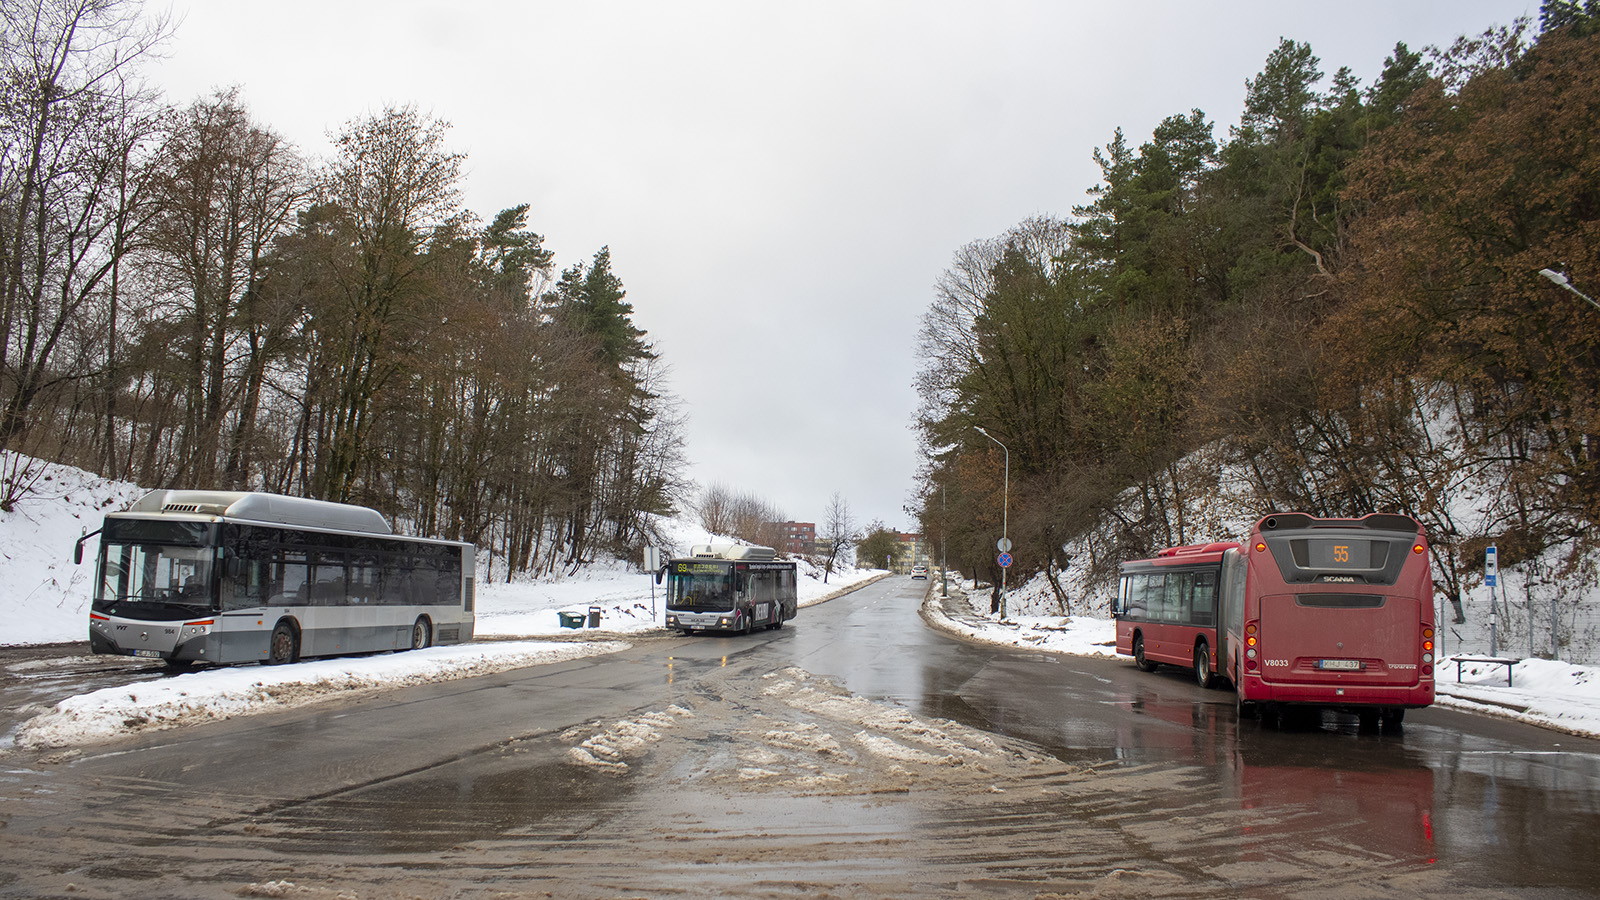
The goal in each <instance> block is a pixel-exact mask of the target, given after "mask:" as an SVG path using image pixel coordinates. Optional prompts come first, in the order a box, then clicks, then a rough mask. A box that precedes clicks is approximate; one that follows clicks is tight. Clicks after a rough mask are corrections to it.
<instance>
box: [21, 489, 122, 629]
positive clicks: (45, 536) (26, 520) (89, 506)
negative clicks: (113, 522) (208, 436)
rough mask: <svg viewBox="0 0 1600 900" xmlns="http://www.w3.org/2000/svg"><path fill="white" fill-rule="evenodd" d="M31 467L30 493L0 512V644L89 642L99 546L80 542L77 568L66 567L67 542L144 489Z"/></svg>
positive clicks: (94, 540) (69, 546)
mask: <svg viewBox="0 0 1600 900" xmlns="http://www.w3.org/2000/svg"><path fill="white" fill-rule="evenodd" d="M34 465H35V466H39V467H41V468H42V470H43V474H42V475H41V476H40V478H39V480H38V481H37V482H36V483H35V484H34V491H35V493H32V494H29V495H28V496H26V497H23V498H22V499H21V500H18V501H17V503H16V507H15V508H14V509H12V510H11V512H0V572H3V574H4V577H3V578H0V621H3V622H4V623H5V624H4V625H0V644H54V643H61V642H64V641H87V640H88V639H89V591H90V588H91V585H90V582H91V581H92V580H93V579H94V556H95V553H96V552H97V551H98V550H99V549H100V542H99V539H98V538H90V539H89V540H87V541H85V542H84V545H83V560H84V562H83V564H82V565H74V564H73V562H72V547H73V544H75V543H76V542H77V540H78V538H79V537H80V536H81V535H83V534H84V533H86V532H90V531H95V530H97V529H98V528H99V527H100V523H101V520H102V517H103V516H104V515H105V513H107V512H115V511H117V510H122V509H127V508H128V506H129V505H131V504H132V503H133V501H135V500H137V499H139V498H140V497H142V496H144V494H145V493H146V491H145V490H144V489H143V488H140V487H138V486H137V485H133V484H129V483H128V482H125V481H111V480H109V479H105V478H100V477H98V476H95V475H91V474H89V473H88V472H85V471H83V470H82V469H74V468H72V467H70V466H56V465H48V464H44V463H34Z"/></svg>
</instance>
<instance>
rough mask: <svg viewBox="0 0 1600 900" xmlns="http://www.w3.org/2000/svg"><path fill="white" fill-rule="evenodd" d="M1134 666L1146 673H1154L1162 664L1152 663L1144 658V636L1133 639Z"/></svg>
mask: <svg viewBox="0 0 1600 900" xmlns="http://www.w3.org/2000/svg"><path fill="white" fill-rule="evenodd" d="M1133 664H1134V665H1136V666H1138V667H1139V668H1141V669H1143V670H1145V671H1146V672H1154V671H1155V670H1156V669H1157V668H1158V667H1159V666H1160V665H1161V664H1160V663H1156V662H1151V661H1150V660H1148V659H1145V657H1144V635H1142V634H1141V635H1139V636H1138V637H1136V638H1134V639H1133Z"/></svg>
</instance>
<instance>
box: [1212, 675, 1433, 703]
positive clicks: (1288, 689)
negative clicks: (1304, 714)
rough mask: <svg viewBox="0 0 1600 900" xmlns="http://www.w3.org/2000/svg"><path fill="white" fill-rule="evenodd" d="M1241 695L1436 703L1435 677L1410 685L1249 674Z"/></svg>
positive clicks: (1271, 699)
mask: <svg viewBox="0 0 1600 900" xmlns="http://www.w3.org/2000/svg"><path fill="white" fill-rule="evenodd" d="M1239 695H1240V696H1241V697H1242V698H1243V699H1244V700H1245V701H1247V702H1250V703H1261V704H1265V703H1276V704H1279V705H1292V706H1327V707H1352V708H1357V707H1364V706H1390V707H1402V708H1408V709H1420V708H1422V707H1424V706H1431V705H1432V704H1433V696H1434V690H1433V681H1432V680H1431V679H1429V680H1425V681H1421V682H1418V683H1417V684H1409V685H1358V684H1350V685H1326V684H1317V685H1295V684H1282V683H1277V684H1274V683H1271V682H1267V681H1263V680H1262V679H1260V678H1258V677H1254V676H1245V679H1244V684H1242V685H1240V686H1239Z"/></svg>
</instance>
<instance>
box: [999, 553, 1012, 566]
mask: <svg viewBox="0 0 1600 900" xmlns="http://www.w3.org/2000/svg"><path fill="white" fill-rule="evenodd" d="M1000 568H1002V569H1009V568H1011V554H1009V553H1002V554H1000Z"/></svg>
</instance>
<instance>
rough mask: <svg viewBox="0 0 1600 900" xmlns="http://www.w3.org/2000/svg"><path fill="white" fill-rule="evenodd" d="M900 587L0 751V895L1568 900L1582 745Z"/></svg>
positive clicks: (1590, 790) (1598, 763) (1590, 788)
mask: <svg viewBox="0 0 1600 900" xmlns="http://www.w3.org/2000/svg"><path fill="white" fill-rule="evenodd" d="M923 589H924V584H923V583H922V582H908V581H907V580H905V579H891V580H889V581H885V582H881V583H879V584H877V585H873V586H871V587H869V588H866V589H864V590H862V591H860V592H857V593H856V594H853V595H850V596H847V597H845V598H843V599H841V600H835V601H833V602H830V603H827V604H823V605H821V606H816V607H811V608H808V609H806V610H804V611H802V613H801V616H800V618H799V619H797V620H796V621H795V622H794V623H793V626H792V627H790V628H785V629H783V630H782V631H779V632H769V633H765V634H761V635H752V636H747V637H696V638H677V637H673V638H670V639H662V640H655V641H646V642H642V643H641V644H640V646H638V647H637V648H636V649H635V650H633V651H630V652H628V653H625V654H621V655H619V656H617V657H612V658H606V659H600V660H586V661H579V662H573V663H564V664H558V665H553V666H547V667H540V668H539V669H530V670H527V671H524V672H520V673H510V674H506V675H500V676H490V677H485V678H480V679H473V680H472V682H470V683H455V684H451V685H435V686H431V687H427V688H417V689H412V690H407V691H403V692H395V693H394V694H393V695H389V696H385V697H381V698H368V699H364V700H361V701H358V702H355V703H351V704H348V705H344V706H339V707H336V708H318V709H316V710H312V711H299V712H291V713H285V714H282V715H274V716H264V717H259V718H258V719H257V720H250V721H243V722H237V723H220V724H218V725H216V726H208V727H206V728H199V729H192V730H190V731H188V732H185V733H182V734H169V735H164V736H162V735H155V736H147V737H145V738H142V739H139V740H135V741H130V742H128V743H127V744H126V745H124V746H120V747H117V748H114V749H113V750H109V751H107V752H103V753H101V752H97V753H93V754H90V755H87V756H85V757H84V758H81V759H77V760H74V761H68V762H58V763H53V764H50V763H39V762H36V761H32V760H22V759H20V758H18V759H13V760H11V762H12V763H13V764H12V765H10V766H9V767H8V769H7V771H6V772H5V773H4V776H3V777H0V826H3V830H0V834H3V835H4V838H5V840H4V841H0V897H4V896H36V895H39V894H62V893H73V894H74V895H76V896H100V895H102V894H104V895H115V896H118V897H144V896H149V897H157V896H162V897H166V896H185V897H198V896H217V897H233V896H239V895H241V894H243V895H246V896H249V895H262V894H271V895H276V896H305V897H318V896H327V897H330V898H331V897H336V896H345V897H354V898H368V897H380V896H396V895H400V896H417V897H434V896H440V897H443V896H449V897H491V896H519V895H522V894H524V893H526V894H537V895H540V896H543V895H545V894H546V893H548V894H549V895H552V896H556V897H567V896H576V897H591V896H649V897H660V896H685V897H702V896H705V897H710V896H741V897H819V896H839V897H907V898H910V897H919V898H920V897H973V896H982V897H1028V898H1050V897H1057V896H1084V897H1190V896H1196V895H1198V894H1206V895H1208V896H1239V895H1247V896H1254V897H1316V898H1319V900H1325V898H1330V897H1331V898H1357V897H1385V898H1387V897H1396V898H1398V897H1416V896H1444V895H1448V896H1450V897H1452V898H1476V897H1503V896H1517V897H1596V896H1600V859H1596V858H1595V857H1596V854H1594V853H1593V847H1594V835H1595V834H1597V833H1600V742H1595V741H1588V740H1583V739H1579V738H1573V737H1569V736H1566V735H1560V734H1555V733H1551V732H1544V731H1539V730H1536V729H1532V728H1528V727H1525V726H1521V725H1516V724H1512V723H1507V722H1500V721H1497V720H1491V719H1484V718H1480V717H1473V716H1467V715H1462V714H1457V713H1453V712H1450V711H1447V710H1437V709H1436V710H1426V711H1421V712H1414V713H1413V714H1411V715H1410V716H1409V717H1408V720H1407V724H1406V727H1405V729H1404V730H1403V731H1401V732H1399V733H1382V734H1361V733H1359V729H1358V728H1357V723H1356V722H1355V720H1354V719H1353V718H1349V717H1338V716H1332V715H1328V716H1322V717H1307V718H1301V719H1299V720H1290V721H1286V722H1284V723H1283V724H1282V725H1281V726H1276V727H1263V726H1262V725H1261V724H1260V723H1258V722H1255V721H1247V722H1244V723H1242V724H1241V723H1238V722H1237V721H1236V720H1235V717H1234V713H1233V703H1232V699H1231V695H1230V694H1228V693H1227V692H1225V691H1206V690H1202V689H1200V688H1199V687H1197V686H1195V685H1194V684H1193V682H1192V680H1191V679H1190V677H1189V676H1188V674H1187V673H1184V672H1180V671H1177V670H1162V671H1161V672H1158V673H1155V674H1147V673H1142V672H1139V671H1137V670H1136V669H1135V668H1134V666H1133V665H1132V664H1131V662H1123V661H1109V660H1089V659H1076V658H1062V657H1054V656H1047V655H1042V654H1030V653H1025V652H1015V651H1002V650H998V649H994V648H985V647H981V646H975V645H970V644H966V643H962V642H959V641H955V640H951V639H948V638H946V637H944V636H942V635H940V634H938V633H936V632H934V631H932V630H930V629H928V628H926V627H925V626H924V625H923V624H922V623H921V621H920V619H919V618H918V616H917V606H918V601H919V599H920V593H921V591H922V590H923ZM290 882H292V883H293V884H292V886H291V887H292V891H293V893H287V892H288V891H290V890H291V888H290V887H285V886H284V885H285V884H287V883H290ZM67 885H71V888H68V887H67ZM274 892H276V893H274Z"/></svg>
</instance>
